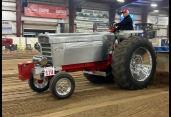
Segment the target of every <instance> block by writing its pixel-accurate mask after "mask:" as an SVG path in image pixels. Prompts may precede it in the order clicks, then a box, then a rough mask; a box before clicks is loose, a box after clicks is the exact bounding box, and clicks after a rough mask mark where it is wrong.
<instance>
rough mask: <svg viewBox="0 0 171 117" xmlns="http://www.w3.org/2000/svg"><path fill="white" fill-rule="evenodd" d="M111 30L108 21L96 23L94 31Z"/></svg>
mask: <svg viewBox="0 0 171 117" xmlns="http://www.w3.org/2000/svg"><path fill="white" fill-rule="evenodd" d="M107 30H109V24H108V23H94V26H93V31H94V32H104V31H107Z"/></svg>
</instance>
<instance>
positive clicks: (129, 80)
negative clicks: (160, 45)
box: [112, 36, 156, 90]
mask: <svg viewBox="0 0 171 117" xmlns="http://www.w3.org/2000/svg"><path fill="white" fill-rule="evenodd" d="M155 70H156V55H155V51H154V48H153V46H152V44H151V43H150V42H149V40H147V39H144V38H143V37H138V36H133V37H129V38H127V39H125V40H123V41H122V42H121V43H120V44H119V45H118V47H117V48H116V49H115V52H114V55H113V57H112V73H113V75H114V76H115V82H116V83H117V84H118V85H119V87H120V88H123V89H131V90H136V89H142V88H146V87H147V86H148V85H149V83H150V82H151V80H152V79H153V76H154V73H155Z"/></svg>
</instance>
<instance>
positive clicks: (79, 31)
mask: <svg viewBox="0 0 171 117" xmlns="http://www.w3.org/2000/svg"><path fill="white" fill-rule="evenodd" d="M76 33H93V30H87V29H76Z"/></svg>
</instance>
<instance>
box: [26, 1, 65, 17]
mask: <svg viewBox="0 0 171 117" xmlns="http://www.w3.org/2000/svg"><path fill="white" fill-rule="evenodd" d="M24 15H25V16H32V17H44V18H58V19H66V18H67V8H66V7H56V6H46V5H40V4H28V6H27V7H25V8H24Z"/></svg>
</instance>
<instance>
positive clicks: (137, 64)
mask: <svg viewBox="0 0 171 117" xmlns="http://www.w3.org/2000/svg"><path fill="white" fill-rule="evenodd" d="M130 70H131V74H132V76H133V78H134V79H135V80H136V81H145V80H146V79H147V78H148V77H149V75H150V74H151V70H152V57H151V54H150V52H149V51H148V50H147V49H146V48H143V47H141V48H138V49H137V50H136V51H135V52H134V53H133V55H132V57H131V62H130Z"/></svg>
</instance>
